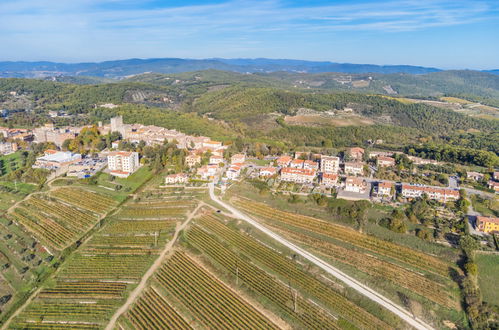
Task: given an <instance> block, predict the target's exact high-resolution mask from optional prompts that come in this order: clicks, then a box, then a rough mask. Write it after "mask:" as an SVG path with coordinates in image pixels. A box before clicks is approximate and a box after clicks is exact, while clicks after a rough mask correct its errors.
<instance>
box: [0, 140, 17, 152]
mask: <svg viewBox="0 0 499 330" xmlns="http://www.w3.org/2000/svg"><path fill="white" fill-rule="evenodd" d="M16 151H17V143H15V142H0V155H10V154H12V153H14V152H16Z"/></svg>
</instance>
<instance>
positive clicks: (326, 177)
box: [322, 173, 338, 187]
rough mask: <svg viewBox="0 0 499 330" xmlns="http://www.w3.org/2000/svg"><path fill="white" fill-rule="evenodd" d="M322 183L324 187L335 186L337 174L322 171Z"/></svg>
mask: <svg viewBox="0 0 499 330" xmlns="http://www.w3.org/2000/svg"><path fill="white" fill-rule="evenodd" d="M322 184H323V185H325V186H326V187H332V186H336V185H337V184H338V174H335V173H322Z"/></svg>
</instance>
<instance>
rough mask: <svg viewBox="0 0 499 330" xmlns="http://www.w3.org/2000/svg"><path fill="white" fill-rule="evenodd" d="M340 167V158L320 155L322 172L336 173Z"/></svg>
mask: <svg viewBox="0 0 499 330" xmlns="http://www.w3.org/2000/svg"><path fill="white" fill-rule="evenodd" d="M339 169H340V158H339V157H333V156H322V157H321V171H322V172H323V173H338V171H339Z"/></svg>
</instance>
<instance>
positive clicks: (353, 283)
mask: <svg viewBox="0 0 499 330" xmlns="http://www.w3.org/2000/svg"><path fill="white" fill-rule="evenodd" d="M209 190H210V198H211V199H212V200H213V201H214V202H215V203H217V204H219V205H221V206H222V207H223V208H225V209H226V210H228V211H230V212H232V214H233V215H234V216H235V217H237V218H239V219H241V220H244V221H246V222H248V223H249V224H251V225H252V226H254V227H256V228H257V229H259V230H260V231H262V232H263V233H265V234H266V235H268V236H270V237H271V238H273V239H274V240H275V241H277V242H279V243H281V244H282V245H284V246H285V247H287V248H288V249H290V250H292V251H294V252H295V253H297V254H299V255H300V256H302V257H303V258H305V259H306V260H308V261H309V262H310V263H312V264H314V265H316V266H317V267H319V268H321V269H322V270H324V271H325V272H326V273H328V274H330V275H332V276H334V277H336V278H337V279H339V280H340V281H342V282H343V283H345V284H346V285H347V286H349V287H351V288H352V289H354V290H356V291H357V292H359V293H360V294H362V295H363V296H365V297H367V298H369V299H371V300H372V301H374V302H376V303H378V304H380V305H381V306H383V307H384V308H386V309H388V310H389V311H391V312H392V313H394V314H395V315H397V316H398V317H400V318H401V319H402V320H404V321H405V322H407V323H408V324H409V325H411V326H412V327H414V328H416V329H421V330H422V329H433V327H432V326H430V325H429V324H427V323H425V322H424V321H423V320H421V319H419V318H417V317H414V316H413V315H412V314H411V313H410V312H408V311H407V310H405V309H404V308H403V307H401V306H399V305H397V304H395V303H394V302H392V301H391V300H390V299H388V298H386V297H384V296H382V295H381V294H379V293H378V292H376V291H374V290H373V289H371V288H369V287H367V286H366V285H364V284H362V283H360V282H359V281H357V280H356V279H354V278H352V277H350V276H348V275H347V274H345V273H343V272H342V271H340V270H339V269H337V268H335V267H333V266H331V265H329V264H328V263H326V262H324V261H323V260H321V259H319V258H317V257H316V256H315V255H313V254H311V253H309V252H307V251H305V250H304V249H302V248H300V247H299V246H297V245H295V244H293V243H291V242H289V241H288V240H286V239H285V238H283V237H281V236H279V235H278V234H276V233H274V232H273V231H271V230H270V229H268V228H267V227H264V226H263V225H262V224H260V223H258V222H257V221H255V220H253V219H251V218H250V217H249V216H247V215H246V214H244V213H242V212H241V211H239V210H237V209H236V208H234V207H233V206H231V205H229V204H227V203H225V202H223V201H222V200H220V199H219V198H218V197H217V196H216V195H215V186H214V184H213V182H212V183H210V184H209Z"/></svg>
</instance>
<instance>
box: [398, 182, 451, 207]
mask: <svg viewBox="0 0 499 330" xmlns="http://www.w3.org/2000/svg"><path fill="white" fill-rule="evenodd" d="M423 194H426V195H427V196H428V198H429V199H434V200H437V201H439V202H442V203H446V202H449V201H455V200H458V199H459V197H460V195H459V191H458V190H454V189H450V188H435V187H428V186H416V185H409V184H402V196H403V197H405V198H416V197H421V196H423Z"/></svg>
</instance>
